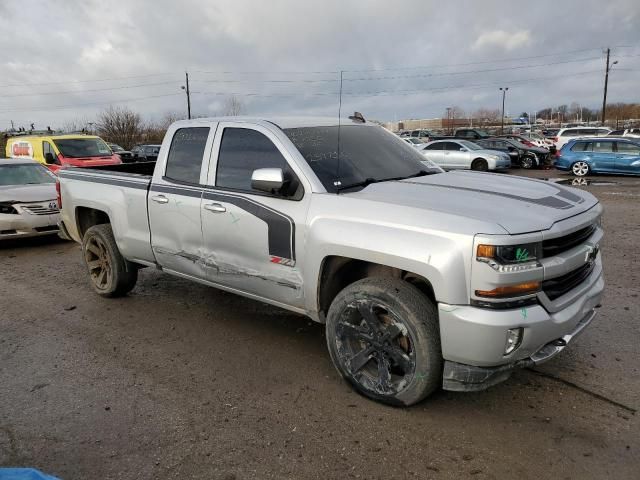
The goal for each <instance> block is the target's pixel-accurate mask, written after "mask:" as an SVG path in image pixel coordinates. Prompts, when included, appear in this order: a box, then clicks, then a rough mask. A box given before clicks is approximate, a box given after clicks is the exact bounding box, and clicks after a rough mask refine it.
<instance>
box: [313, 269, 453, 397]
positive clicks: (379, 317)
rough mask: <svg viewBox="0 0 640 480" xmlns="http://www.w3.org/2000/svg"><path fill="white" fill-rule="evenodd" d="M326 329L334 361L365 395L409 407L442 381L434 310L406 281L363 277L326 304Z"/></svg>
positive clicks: (343, 374)
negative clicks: (327, 308)
mask: <svg viewBox="0 0 640 480" xmlns="http://www.w3.org/2000/svg"><path fill="white" fill-rule="evenodd" d="M326 329H327V346H328V348H329V354H330V356H331V360H332V361H333V364H334V365H335V367H336V369H337V370H338V372H340V375H342V377H343V378H345V379H346V380H347V381H349V383H351V385H352V386H353V387H354V388H355V389H356V391H358V392H359V393H361V394H363V395H365V396H366V397H369V398H371V399H374V400H377V401H380V402H383V403H387V404H390V405H395V406H409V405H413V404H415V403H417V402H419V401H421V400H423V399H424V398H426V397H427V396H428V395H430V394H431V393H432V392H433V391H435V390H436V389H437V388H438V387H439V386H440V385H441V382H442V368H443V367H442V353H441V349H440V332H439V328H438V314H437V311H436V308H435V306H434V305H433V303H432V302H431V301H430V300H429V299H428V298H427V297H426V296H425V295H424V294H423V293H422V292H421V291H420V290H418V289H417V288H416V287H415V286H413V285H411V284H409V283H407V282H405V281H402V280H399V279H395V278H365V279H363V280H359V281H357V282H355V283H353V284H351V285H349V286H347V287H346V288H345V289H344V290H342V291H341V292H340V293H339V294H338V295H337V296H336V298H335V299H334V300H333V302H332V303H331V307H330V308H329V313H328V315H327V324H326Z"/></svg>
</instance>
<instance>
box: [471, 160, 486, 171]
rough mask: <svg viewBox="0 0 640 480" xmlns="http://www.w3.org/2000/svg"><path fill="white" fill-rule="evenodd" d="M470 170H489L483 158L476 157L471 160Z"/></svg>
mask: <svg viewBox="0 0 640 480" xmlns="http://www.w3.org/2000/svg"><path fill="white" fill-rule="evenodd" d="M471 170H476V171H478V172H486V171H487V170H489V164H488V163H487V161H486V160H485V159H484V158H476V159H475V160H474V161H473V162H471Z"/></svg>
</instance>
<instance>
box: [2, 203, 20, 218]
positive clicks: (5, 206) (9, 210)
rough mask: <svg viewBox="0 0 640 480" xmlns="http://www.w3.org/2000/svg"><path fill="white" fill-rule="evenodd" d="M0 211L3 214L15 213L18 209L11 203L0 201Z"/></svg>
mask: <svg viewBox="0 0 640 480" xmlns="http://www.w3.org/2000/svg"><path fill="white" fill-rule="evenodd" d="M0 213H4V214H5V215H17V214H18V211H17V210H16V209H15V208H13V207H12V206H11V205H8V204H6V203H0Z"/></svg>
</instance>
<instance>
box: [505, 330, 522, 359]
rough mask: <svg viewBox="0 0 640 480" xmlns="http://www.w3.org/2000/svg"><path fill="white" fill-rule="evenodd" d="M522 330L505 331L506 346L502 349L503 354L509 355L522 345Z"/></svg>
mask: <svg viewBox="0 0 640 480" xmlns="http://www.w3.org/2000/svg"><path fill="white" fill-rule="evenodd" d="M523 333H524V328H510V329H509V330H507V344H506V345H505V348H504V354H505V355H509V354H510V353H511V352H513V351H514V350H515V349H516V348H518V347H519V346H520V344H521V343H522V334H523Z"/></svg>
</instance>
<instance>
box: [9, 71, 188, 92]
mask: <svg viewBox="0 0 640 480" xmlns="http://www.w3.org/2000/svg"><path fill="white" fill-rule="evenodd" d="M167 75H176V73H175V72H167V73H150V74H148V75H131V76H129V77H112V78H96V79H92V80H65V81H62V82H44V83H14V84H8V85H0V88H9V87H42V86H45V85H63V84H69V83H93V82H113V81H115V80H129V79H131V78H148V77H162V76H167Z"/></svg>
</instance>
